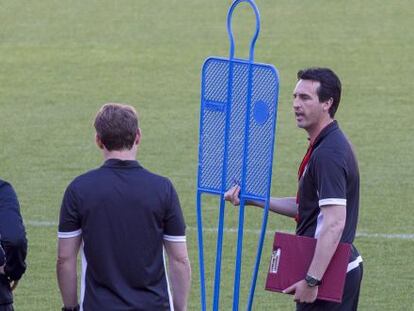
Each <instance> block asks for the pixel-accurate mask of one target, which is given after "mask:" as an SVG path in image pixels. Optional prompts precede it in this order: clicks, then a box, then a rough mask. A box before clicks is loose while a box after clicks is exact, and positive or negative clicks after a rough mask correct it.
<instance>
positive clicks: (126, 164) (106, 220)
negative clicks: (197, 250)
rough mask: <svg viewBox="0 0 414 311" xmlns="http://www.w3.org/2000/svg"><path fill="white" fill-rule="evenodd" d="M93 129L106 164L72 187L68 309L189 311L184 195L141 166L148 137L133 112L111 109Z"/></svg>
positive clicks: (67, 219)
mask: <svg viewBox="0 0 414 311" xmlns="http://www.w3.org/2000/svg"><path fill="white" fill-rule="evenodd" d="M94 126H95V129H96V143H97V145H98V146H99V148H100V149H101V150H102V152H103V156H104V159H105V162H104V164H103V165H102V166H101V167H100V168H97V169H95V170H91V171H89V172H87V173H85V174H83V175H81V176H79V177H77V178H75V179H74V180H73V181H72V182H71V183H70V185H69V186H68V188H67V189H66V192H65V195H64V198H63V202H62V207H61V211H60V221H59V232H58V237H59V240H58V260H57V277H58V283H59V287H60V291H61V294H62V299H63V303H64V307H63V309H62V310H79V309H80V310H85V311H97V310H99V311H105V310H107V311H116V310H131V311H132V310H136V311H138V310H142V311H144V310H145V311H146V310H173V309H175V310H186V306H187V298H188V293H189V288H190V273H191V272H190V264H189V259H188V254H187V246H186V237H185V223H184V218H183V215H182V211H181V207H180V203H179V200H178V196H177V193H176V191H175V189H174V187H173V185H172V183H171V182H170V181H169V180H168V179H167V178H165V177H161V176H158V175H155V174H153V173H151V172H149V171H147V170H146V169H144V168H143V167H142V166H141V165H140V164H139V163H138V162H137V161H136V160H135V159H136V153H137V148H138V144H139V142H140V139H141V131H140V129H139V127H138V118H137V115H136V112H135V110H134V109H133V108H132V107H130V106H126V105H121V104H106V105H104V106H103V107H102V108H101V110H100V111H99V112H98V114H97V116H96V119H95V123H94ZM80 248H81V249H82V274H81V298H80V305H78V298H77V273H76V263H77V254H78V251H79V249H80ZM164 249H165V251H166V254H167V256H168V263H169V269H168V272H169V276H168V277H167V275H166V269H165V258H164Z"/></svg>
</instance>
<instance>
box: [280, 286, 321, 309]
mask: <svg viewBox="0 0 414 311" xmlns="http://www.w3.org/2000/svg"><path fill="white" fill-rule="evenodd" d="M292 292H294V293H295V301H296V302H301V303H303V302H306V303H312V302H314V301H315V300H316V297H317V296H318V286H315V287H309V286H308V284H307V283H306V281H305V280H301V281H299V282H297V283H295V284H293V285H291V286H289V287H288V288H286V289H285V290H284V291H283V293H284V294H289V293H292Z"/></svg>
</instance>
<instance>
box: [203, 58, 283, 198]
mask: <svg viewBox="0 0 414 311" xmlns="http://www.w3.org/2000/svg"><path fill="white" fill-rule="evenodd" d="M278 89H279V79H278V75H277V72H276V70H275V68H274V67H273V66H271V65H265V64H256V63H249V62H247V61H244V60H227V59H221V58H209V59H207V60H206V62H205V63H204V66H203V70H202V94H201V118H200V150H199V176H198V177H199V180H198V187H199V189H200V190H203V191H206V192H211V193H223V192H224V191H226V190H227V189H229V188H230V187H231V186H232V185H233V184H234V182H235V181H238V182H239V183H242V184H244V187H242V188H244V189H245V191H244V195H245V196H250V197H258V198H263V199H266V198H267V197H268V194H269V191H270V180H271V172H272V160H273V144H274V135H275V124H276V115H277V99H278ZM246 118H247V119H246ZM243 175H244V176H243ZM223 181H224V185H223ZM243 181H244V183H243Z"/></svg>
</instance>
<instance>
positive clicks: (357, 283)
mask: <svg viewBox="0 0 414 311" xmlns="http://www.w3.org/2000/svg"><path fill="white" fill-rule="evenodd" d="M362 274H363V267H362V262H361V263H360V264H359V267H358V268H355V269H353V270H351V271H349V272H348V273H347V275H346V280H345V287H344V294H343V297H342V303H336V302H329V301H324V300H319V299H317V300H315V302H314V303H296V311H322V310H323V311H356V310H358V300H359V291H360V288H361V281H362Z"/></svg>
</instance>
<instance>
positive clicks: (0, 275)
mask: <svg viewBox="0 0 414 311" xmlns="http://www.w3.org/2000/svg"><path fill="white" fill-rule="evenodd" d="M0 241H1V244H0V311H12V310H13V294H12V291H13V290H14V289H15V288H16V286H17V284H18V282H19V280H20V278H21V277H22V275H23V273H24V272H25V271H26V262H25V260H26V255H27V240H26V231H25V228H24V225H23V220H22V216H21V215H20V205H19V201H18V200H17V195H16V192H14V189H13V187H12V186H11V185H10V184H9V183H8V182H5V181H3V180H0Z"/></svg>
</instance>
